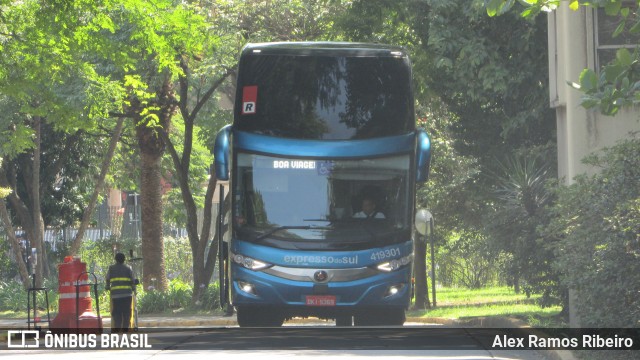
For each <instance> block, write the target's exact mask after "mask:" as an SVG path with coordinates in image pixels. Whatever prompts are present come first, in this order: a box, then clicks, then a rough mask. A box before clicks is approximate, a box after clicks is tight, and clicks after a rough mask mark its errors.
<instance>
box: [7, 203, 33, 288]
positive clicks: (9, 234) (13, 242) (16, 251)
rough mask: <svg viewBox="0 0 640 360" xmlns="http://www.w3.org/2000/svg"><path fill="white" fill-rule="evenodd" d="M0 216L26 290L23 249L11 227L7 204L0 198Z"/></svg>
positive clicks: (27, 281)
mask: <svg viewBox="0 0 640 360" xmlns="http://www.w3.org/2000/svg"><path fill="white" fill-rule="evenodd" d="M0 217H2V223H3V225H4V229H5V231H6V233H7V237H8V238H9V242H10V243H11V249H12V250H13V253H14V254H15V256H16V263H17V264H18V273H19V274H20V280H21V281H22V286H23V287H24V288H25V290H26V289H28V288H29V287H31V282H30V281H29V271H28V270H27V264H26V263H25V262H24V258H23V257H22V256H21V255H22V251H23V250H22V248H21V246H20V243H19V242H18V239H17V238H16V233H15V230H14V229H13V225H12V224H11V219H10V218H9V211H7V206H6V204H5V202H4V199H0ZM25 250H26V249H25Z"/></svg>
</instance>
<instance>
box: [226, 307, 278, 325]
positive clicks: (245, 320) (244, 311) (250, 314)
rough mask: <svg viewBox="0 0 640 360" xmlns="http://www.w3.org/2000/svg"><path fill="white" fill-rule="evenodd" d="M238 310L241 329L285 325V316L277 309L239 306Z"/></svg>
mask: <svg viewBox="0 0 640 360" xmlns="http://www.w3.org/2000/svg"><path fill="white" fill-rule="evenodd" d="M236 310H237V319H238V325H240V327H279V326H282V324H283V323H284V316H283V315H282V314H281V313H280V312H279V311H276V310H275V309H271V308H267V307H256V306H247V307H245V306H239V307H237V308H236Z"/></svg>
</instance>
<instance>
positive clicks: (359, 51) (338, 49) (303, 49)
mask: <svg viewBox="0 0 640 360" xmlns="http://www.w3.org/2000/svg"><path fill="white" fill-rule="evenodd" d="M249 54H269V55H297V56H349V57H405V56H407V54H406V50H405V49H404V48H403V47H401V46H395V45H385V44H369V43H351V42H328V41H322V42H272V43H250V44H247V45H246V46H245V47H244V49H242V56H245V55H249Z"/></svg>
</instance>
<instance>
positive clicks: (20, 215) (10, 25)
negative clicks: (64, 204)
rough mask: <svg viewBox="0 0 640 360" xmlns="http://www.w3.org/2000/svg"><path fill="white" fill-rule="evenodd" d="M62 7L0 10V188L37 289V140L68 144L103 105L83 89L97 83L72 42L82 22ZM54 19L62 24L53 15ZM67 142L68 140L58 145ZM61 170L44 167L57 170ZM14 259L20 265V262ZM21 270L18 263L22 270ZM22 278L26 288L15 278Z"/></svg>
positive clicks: (43, 267) (25, 5)
mask: <svg viewBox="0 0 640 360" xmlns="http://www.w3.org/2000/svg"><path fill="white" fill-rule="evenodd" d="M67 5H69V4H61V5H60V6H59V7H57V6H55V5H44V6H42V4H40V3H39V2H37V1H24V2H19V3H13V4H12V6H8V7H3V8H2V9H1V10H0V28H1V29H2V35H0V37H1V40H2V41H1V42H0V47H2V51H1V52H0V53H1V55H0V63H1V64H2V66H0V68H1V69H2V70H0V102H1V104H2V110H3V114H4V115H3V117H2V118H1V119H0V121H1V124H2V129H3V131H2V134H1V135H0V136H1V137H2V138H3V140H5V141H3V146H2V155H3V156H4V157H5V164H3V166H2V168H1V169H0V183H2V184H3V186H5V187H10V188H11V189H12V192H11V194H9V195H8V196H7V198H6V199H7V201H8V203H9V205H10V209H11V210H12V212H13V214H14V215H15V216H16V218H17V219H18V223H19V224H20V225H21V226H22V228H23V229H24V230H25V232H26V234H27V238H28V239H29V240H30V244H31V246H32V247H34V248H36V249H37V250H38V253H39V259H40V261H38V265H37V268H36V269H34V273H35V274H36V280H37V284H36V285H41V283H42V280H43V278H44V276H45V275H46V274H47V270H48V266H47V264H46V260H47V256H46V248H45V246H44V242H43V234H44V225H45V219H44V216H43V211H42V206H43V203H42V201H41V200H42V198H43V194H44V185H45V184H43V181H42V179H41V174H42V171H43V163H42V161H41V158H42V157H43V156H47V155H46V153H47V152H50V149H44V148H43V147H42V145H43V138H45V137H46V135H48V134H49V133H45V131H50V130H51V129H53V130H54V131H55V132H57V133H58V134H65V133H69V134H70V135H69V137H68V138H67V139H68V140H72V139H73V137H74V136H76V135H77V134H79V133H80V132H82V131H86V130H88V129H92V128H93V127H95V126H96V123H95V122H94V121H93V120H94V119H96V118H97V115H98V114H99V113H100V110H101V109H103V108H104V106H105V103H107V101H105V99H104V98H99V97H98V96H96V93H91V92H90V90H89V89H90V88H91V87H92V86H91V81H98V80H100V79H98V78H97V77H95V76H93V75H95V74H94V73H93V72H92V71H91V70H92V69H91V68H90V67H88V66H86V65H87V62H86V61H84V60H83V58H82V55H83V53H82V52H81V51H79V49H78V48H77V46H78V42H77V41H75V37H74V32H75V31H77V30H78V29H79V28H82V27H83V26H85V25H86V21H85V19H84V18H82V17H81V16H79V13H78V12H77V11H73V10H74V9H75V8H74V7H73V6H70V7H67ZM76 10H77V9H76ZM61 12H62V13H64V16H63V17H60V16H59V15H60V14H61ZM105 83H108V82H105ZM7 110H8V111H7ZM45 129H47V130H45ZM63 138H64V137H63ZM74 143H75V142H74V141H69V143H68V144H67V145H65V146H73V145H72V144H74ZM62 150H64V149H62ZM63 154H64V151H63ZM62 158H64V156H61V157H60V159H62ZM18 163H20V168H18V165H17V164H18ZM60 163H61V162H58V161H55V162H52V163H47V164H44V165H46V166H45V167H50V168H51V169H58V171H62V167H61V166H60V165H59V164H60ZM18 174H20V176H18ZM54 175H55V174H54ZM3 205H4V204H3ZM0 210H7V211H2V212H3V214H2V215H3V216H2V218H3V222H4V225H5V228H7V229H12V226H11V221H12V219H11V218H10V217H9V211H8V209H6V206H3V207H2V209H0ZM12 242H13V241H12ZM14 251H15V248H14ZM17 258H19V260H18V261H19V262H20V261H22V257H20V256H18V257H17ZM23 265H24V264H19V267H20V269H21V270H22V266H23ZM21 275H22V276H23V283H25V284H26V281H25V279H24V274H23V272H22V271H21Z"/></svg>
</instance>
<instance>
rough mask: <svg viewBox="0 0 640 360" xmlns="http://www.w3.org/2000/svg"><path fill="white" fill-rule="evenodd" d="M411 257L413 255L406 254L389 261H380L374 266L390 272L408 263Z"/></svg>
mask: <svg viewBox="0 0 640 360" xmlns="http://www.w3.org/2000/svg"><path fill="white" fill-rule="evenodd" d="M412 259H413V255H408V256H405V257H403V258H400V259H393V260H391V261H386V262H383V263H380V264H378V265H377V266H376V268H377V269H378V270H380V271H384V272H392V271H396V270H398V269H400V268H401V267H403V266H406V265H409V264H410V263H411V260H412Z"/></svg>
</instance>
